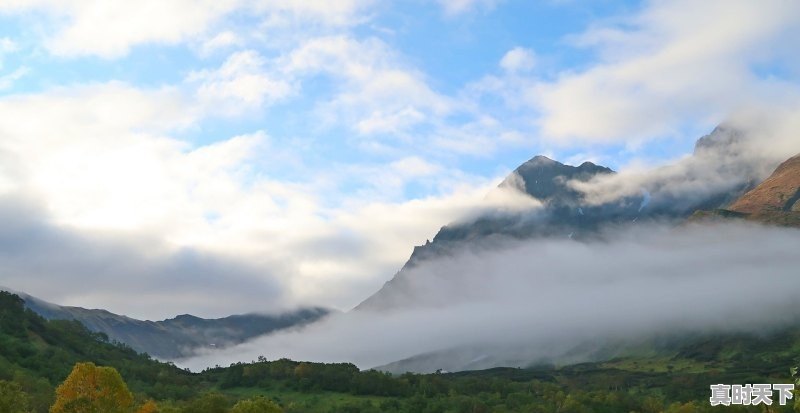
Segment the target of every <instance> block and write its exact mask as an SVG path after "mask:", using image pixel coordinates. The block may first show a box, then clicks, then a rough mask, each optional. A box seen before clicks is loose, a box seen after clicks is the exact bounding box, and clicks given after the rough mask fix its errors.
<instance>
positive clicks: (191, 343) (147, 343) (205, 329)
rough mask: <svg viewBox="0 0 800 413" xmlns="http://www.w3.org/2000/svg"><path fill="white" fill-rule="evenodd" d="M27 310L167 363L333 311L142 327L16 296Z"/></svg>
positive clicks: (182, 319)
mask: <svg viewBox="0 0 800 413" xmlns="http://www.w3.org/2000/svg"><path fill="white" fill-rule="evenodd" d="M17 294H18V295H19V296H20V297H22V299H23V300H24V301H25V306H26V307H27V308H29V309H31V310H33V311H34V312H35V313H37V314H39V315H41V316H42V317H44V318H45V319H48V320H76V321H79V322H80V323H81V324H83V325H84V326H86V328H88V329H89V330H90V331H93V332H98V333H103V334H105V335H106V336H108V338H109V339H110V340H112V341H117V342H120V343H124V344H126V345H128V346H130V347H131V348H132V349H134V350H136V351H138V352H141V353H147V354H149V355H151V356H153V357H156V358H159V359H163V360H175V359H179V358H182V357H187V356H190V355H191V354H193V352H195V351H196V350H198V349H201V348H223V347H227V346H231V345H235V344H239V343H242V342H244V341H246V340H248V339H250V338H253V337H256V336H260V335H263V334H268V333H271V332H274V331H277V330H281V329H286V328H292V327H299V326H302V325H305V324H308V323H311V322H314V321H316V320H318V319H320V318H322V317H324V316H325V315H327V314H329V312H330V311H329V310H327V309H324V308H318V307H315V308H303V309H299V310H296V311H292V312H287V313H283V314H277V315H266V314H244V315H233V316H229V317H224V318H218V319H204V318H199V317H195V316H192V315H189V314H184V315H179V316H177V317H175V318H171V319H167V320H163V321H149V320H148V321H142V320H136V319H133V318H130V317H126V316H123V315H118V314H114V313H111V312H109V311H106V310H97V309H86V308H81V307H69V306H59V305H56V304H52V303H49V302H46V301H44V300H41V299H38V298H36V297H33V296H30V295H28V294H24V293H17Z"/></svg>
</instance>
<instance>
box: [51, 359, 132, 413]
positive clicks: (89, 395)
mask: <svg viewBox="0 0 800 413" xmlns="http://www.w3.org/2000/svg"><path fill="white" fill-rule="evenodd" d="M132 405H133V394H131V392H130V390H128V386H127V385H126V384H125V382H124V381H123V380H122V377H121V376H120V375H119V373H118V372H117V370H115V369H114V368H113V367H98V366H95V365H94V363H78V364H76V365H75V367H73V368H72V373H70V374H69V376H68V377H67V379H66V380H64V382H63V383H61V385H60V386H58V388H57V389H56V401H55V403H54V404H53V405H52V406H51V407H50V413H127V412H128V411H129V410H130V408H131V406H132Z"/></svg>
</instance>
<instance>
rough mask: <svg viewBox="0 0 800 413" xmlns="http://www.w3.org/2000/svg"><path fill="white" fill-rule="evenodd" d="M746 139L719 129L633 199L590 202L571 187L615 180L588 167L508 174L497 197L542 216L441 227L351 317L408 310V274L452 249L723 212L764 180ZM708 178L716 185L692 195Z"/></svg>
mask: <svg viewBox="0 0 800 413" xmlns="http://www.w3.org/2000/svg"><path fill="white" fill-rule="evenodd" d="M746 137H747V134H746V133H745V132H743V131H741V130H738V129H735V128H732V127H727V126H724V125H723V126H718V127H716V128H715V129H714V130H713V131H712V132H711V133H709V134H708V135H706V136H703V137H701V138H700V139H699V140H698V141H697V143H696V145H695V149H694V153H693V155H692V157H691V158H690V159H688V160H686V161H684V162H683V164H680V165H676V166H673V165H670V166H666V167H663V168H662V169H661V170H658V171H657V172H658V173H657V174H656V175H655V176H653V177H650V178H649V179H648V180H646V181H642V182H640V183H638V184H637V185H638V186H637V189H636V190H635V191H633V192H631V191H628V192H626V193H621V194H620V195H619V196H614V197H611V198H609V199H601V200H599V201H598V200H594V199H589V198H588V196H587V193H586V192H584V191H580V190H578V189H577V186H578V185H580V184H584V185H589V184H592V183H595V182H597V181H603V180H607V179H608V178H613V177H614V175H615V174H616V172H614V171H613V170H611V169H610V168H608V167H605V166H601V165H596V164H594V163H592V162H584V163H582V164H581V165H579V166H571V165H566V164H563V163H561V162H558V161H555V160H552V159H550V158H547V157H545V156H542V155H538V156H535V157H533V158H531V159H530V160H528V161H527V162H525V163H523V164H522V165H520V166H519V167H517V168H516V169H515V170H514V171H513V172H512V173H511V174H509V176H507V177H506V178H505V179H504V180H503V181H502V182H501V183H500V184H499V185H498V188H497V189H496V191H501V190H514V191H519V192H522V193H524V194H527V195H528V196H530V197H532V198H535V199H536V200H538V201H540V202H541V204H542V207H541V208H538V209H534V210H529V211H524V212H514V211H511V212H503V211H497V212H495V213H492V214H488V215H484V216H481V217H478V218H476V219H473V220H470V221H467V222H455V223H451V224H448V225H446V226H444V227H442V228H441V229H440V230H439V232H438V233H437V234H436V235H435V236H434V238H433V240H432V241H429V242H426V243H425V244H424V245H421V246H417V247H414V250H413V252H412V254H411V257H410V258H409V260H408V261H407V262H406V263H405V265H404V266H403V267H402V268H401V269H400V271H398V272H397V274H395V276H394V277H393V278H392V279H391V280H389V281H388V282H386V284H384V286H383V287H382V288H381V289H380V290H378V291H377V292H376V293H375V294H373V295H372V296H370V297H368V298H367V299H366V300H364V301H363V302H362V303H360V304H359V305H358V306H356V307H355V310H357V311H362V310H366V311H376V310H377V311H381V310H386V309H390V308H393V307H396V306H402V305H404V304H406V303H408V302H409V298H410V297H409V293H408V290H409V288H407V287H408V283H409V280H407V279H406V277H405V274H406V272H407V271H408V270H409V269H411V268H413V267H414V266H416V265H418V264H419V263H421V262H424V261H425V260H428V259H431V258H436V257H442V256H447V255H448V254H449V253H450V252H451V251H453V250H454V249H456V248H477V249H481V248H491V244H492V241H493V240H495V239H498V238H504V237H505V238H508V237H510V238H514V239H530V238H543V237H560V238H567V237H568V238H574V239H586V238H591V237H597V236H600V230H602V229H603V228H604V227H606V226H609V225H620V224H625V225H631V224H638V223H644V222H652V221H659V222H664V221H667V222H670V221H671V222H675V223H680V222H683V221H685V220H686V219H687V218H688V217H690V216H691V215H692V214H693V213H694V212H695V211H697V210H707V209H716V208H722V207H725V206H728V205H729V204H730V203H731V202H733V201H734V200H736V199H738V198H739V197H740V196H741V195H742V194H744V193H745V192H747V191H748V190H750V189H751V188H753V187H754V186H755V185H756V184H757V183H758V182H759V181H760V180H761V179H763V176H762V172H761V171H760V170H759V169H758V168H755V167H754V164H755V163H760V161H759V162H755V161H752V160H750V158H748V157H743V156H740V155H741V154H740V152H742V151H743V150H744V149H743V142H744V141H745V140H746ZM708 174H713V177H714V179H713V181H715V182H722V184H718V185H717V186H714V187H711V188H709V189H704V190H703V191H700V192H698V191H696V190H694V192H692V188H694V187H697V186H700V185H698V184H697V182H702V180H703V177H704V176H705V175H708ZM676 182H681V183H688V184H686V185H685V186H686V187H688V188H689V190H686V189H681V190H682V191H683V192H681V190H679V189H680V188H678V189H676V186H677V185H676ZM624 185H627V183H626V182H624V181H623V182H616V183H615V184H614V185H612V186H611V189H616V188H617V187H619V186H624ZM603 188H604V189H605V187H603Z"/></svg>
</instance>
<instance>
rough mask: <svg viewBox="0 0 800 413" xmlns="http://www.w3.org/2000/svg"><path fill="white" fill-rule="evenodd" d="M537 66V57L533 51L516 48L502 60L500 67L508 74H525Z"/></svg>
mask: <svg viewBox="0 0 800 413" xmlns="http://www.w3.org/2000/svg"><path fill="white" fill-rule="evenodd" d="M535 65H536V56H535V55H534V54H533V51H532V50H530V49H526V48H524V47H515V48H513V49H511V50H509V51H508V52H506V54H505V55H503V58H502V59H500V67H502V68H503V70H506V71H508V72H512V73H515V72H525V71H528V70H531V69H533V67H534V66H535Z"/></svg>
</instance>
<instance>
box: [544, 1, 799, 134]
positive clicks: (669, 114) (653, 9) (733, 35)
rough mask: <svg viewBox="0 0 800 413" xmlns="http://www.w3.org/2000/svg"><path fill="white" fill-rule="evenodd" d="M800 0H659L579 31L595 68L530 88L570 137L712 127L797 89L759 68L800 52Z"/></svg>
mask: <svg viewBox="0 0 800 413" xmlns="http://www.w3.org/2000/svg"><path fill="white" fill-rule="evenodd" d="M798 30H800V4H798V3H797V2H793V1H785V0H771V1H765V2H759V3H758V4H756V3H753V2H750V1H719V0H715V1H704V2H695V1H686V0H681V1H673V2H651V3H647V5H646V6H645V7H644V9H643V10H642V11H641V12H640V13H638V14H637V15H635V16H633V17H632V18H627V19H624V20H622V24H620V25H619V26H616V25H611V26H609V25H601V26H597V27H594V28H592V29H590V30H589V31H587V32H585V33H584V34H582V35H580V36H577V37H575V38H573V41H574V43H575V44H577V45H579V46H582V47H591V48H593V49H594V50H596V51H597V52H598V54H599V56H600V60H599V61H598V62H596V63H595V64H592V65H590V66H589V68H588V69H586V70H581V71H577V72H572V71H564V72H562V73H561V74H560V75H559V76H558V77H557V78H556V80H555V81H552V82H541V83H540V84H539V85H538V86H536V87H533V88H530V89H528V93H529V95H528V98H529V99H530V101H531V102H532V103H533V104H534V106H535V107H536V108H537V109H538V110H539V111H540V125H541V129H542V132H543V135H544V137H546V138H550V139H552V140H554V141H559V142H562V143H575V142H582V141H589V142H601V143H615V142H620V141H623V142H624V141H631V140H643V139H647V138H649V137H653V136H658V135H664V134H667V133H670V132H672V131H675V130H679V129H680V128H681V127H682V126H683V125H686V124H690V123H693V124H695V125H696V124H698V123H699V124H703V125H710V124H712V123H713V122H715V120H716V121H718V120H719V119H720V118H722V117H724V116H725V115H726V114H728V113H729V112H731V111H734V110H736V109H738V108H739V107H740V106H742V105H748V104H752V103H754V102H770V103H773V102H775V101H779V100H781V99H784V98H785V97H786V96H787V95H794V96H797V94H798V88H797V86H796V85H794V84H793V83H790V82H786V81H782V80H781V79H780V78H773V77H769V76H766V77H764V76H760V75H759V74H758V73H757V72H756V71H755V70H754V66H758V65H767V66H768V65H770V64H776V62H781V61H785V60H786V59H789V58H791V59H793V58H794V57H793V56H791V54H790V52H789V50H792V49H793V47H794V43H793V39H794V38H796V37H797V34H798V33H799V31H798Z"/></svg>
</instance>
